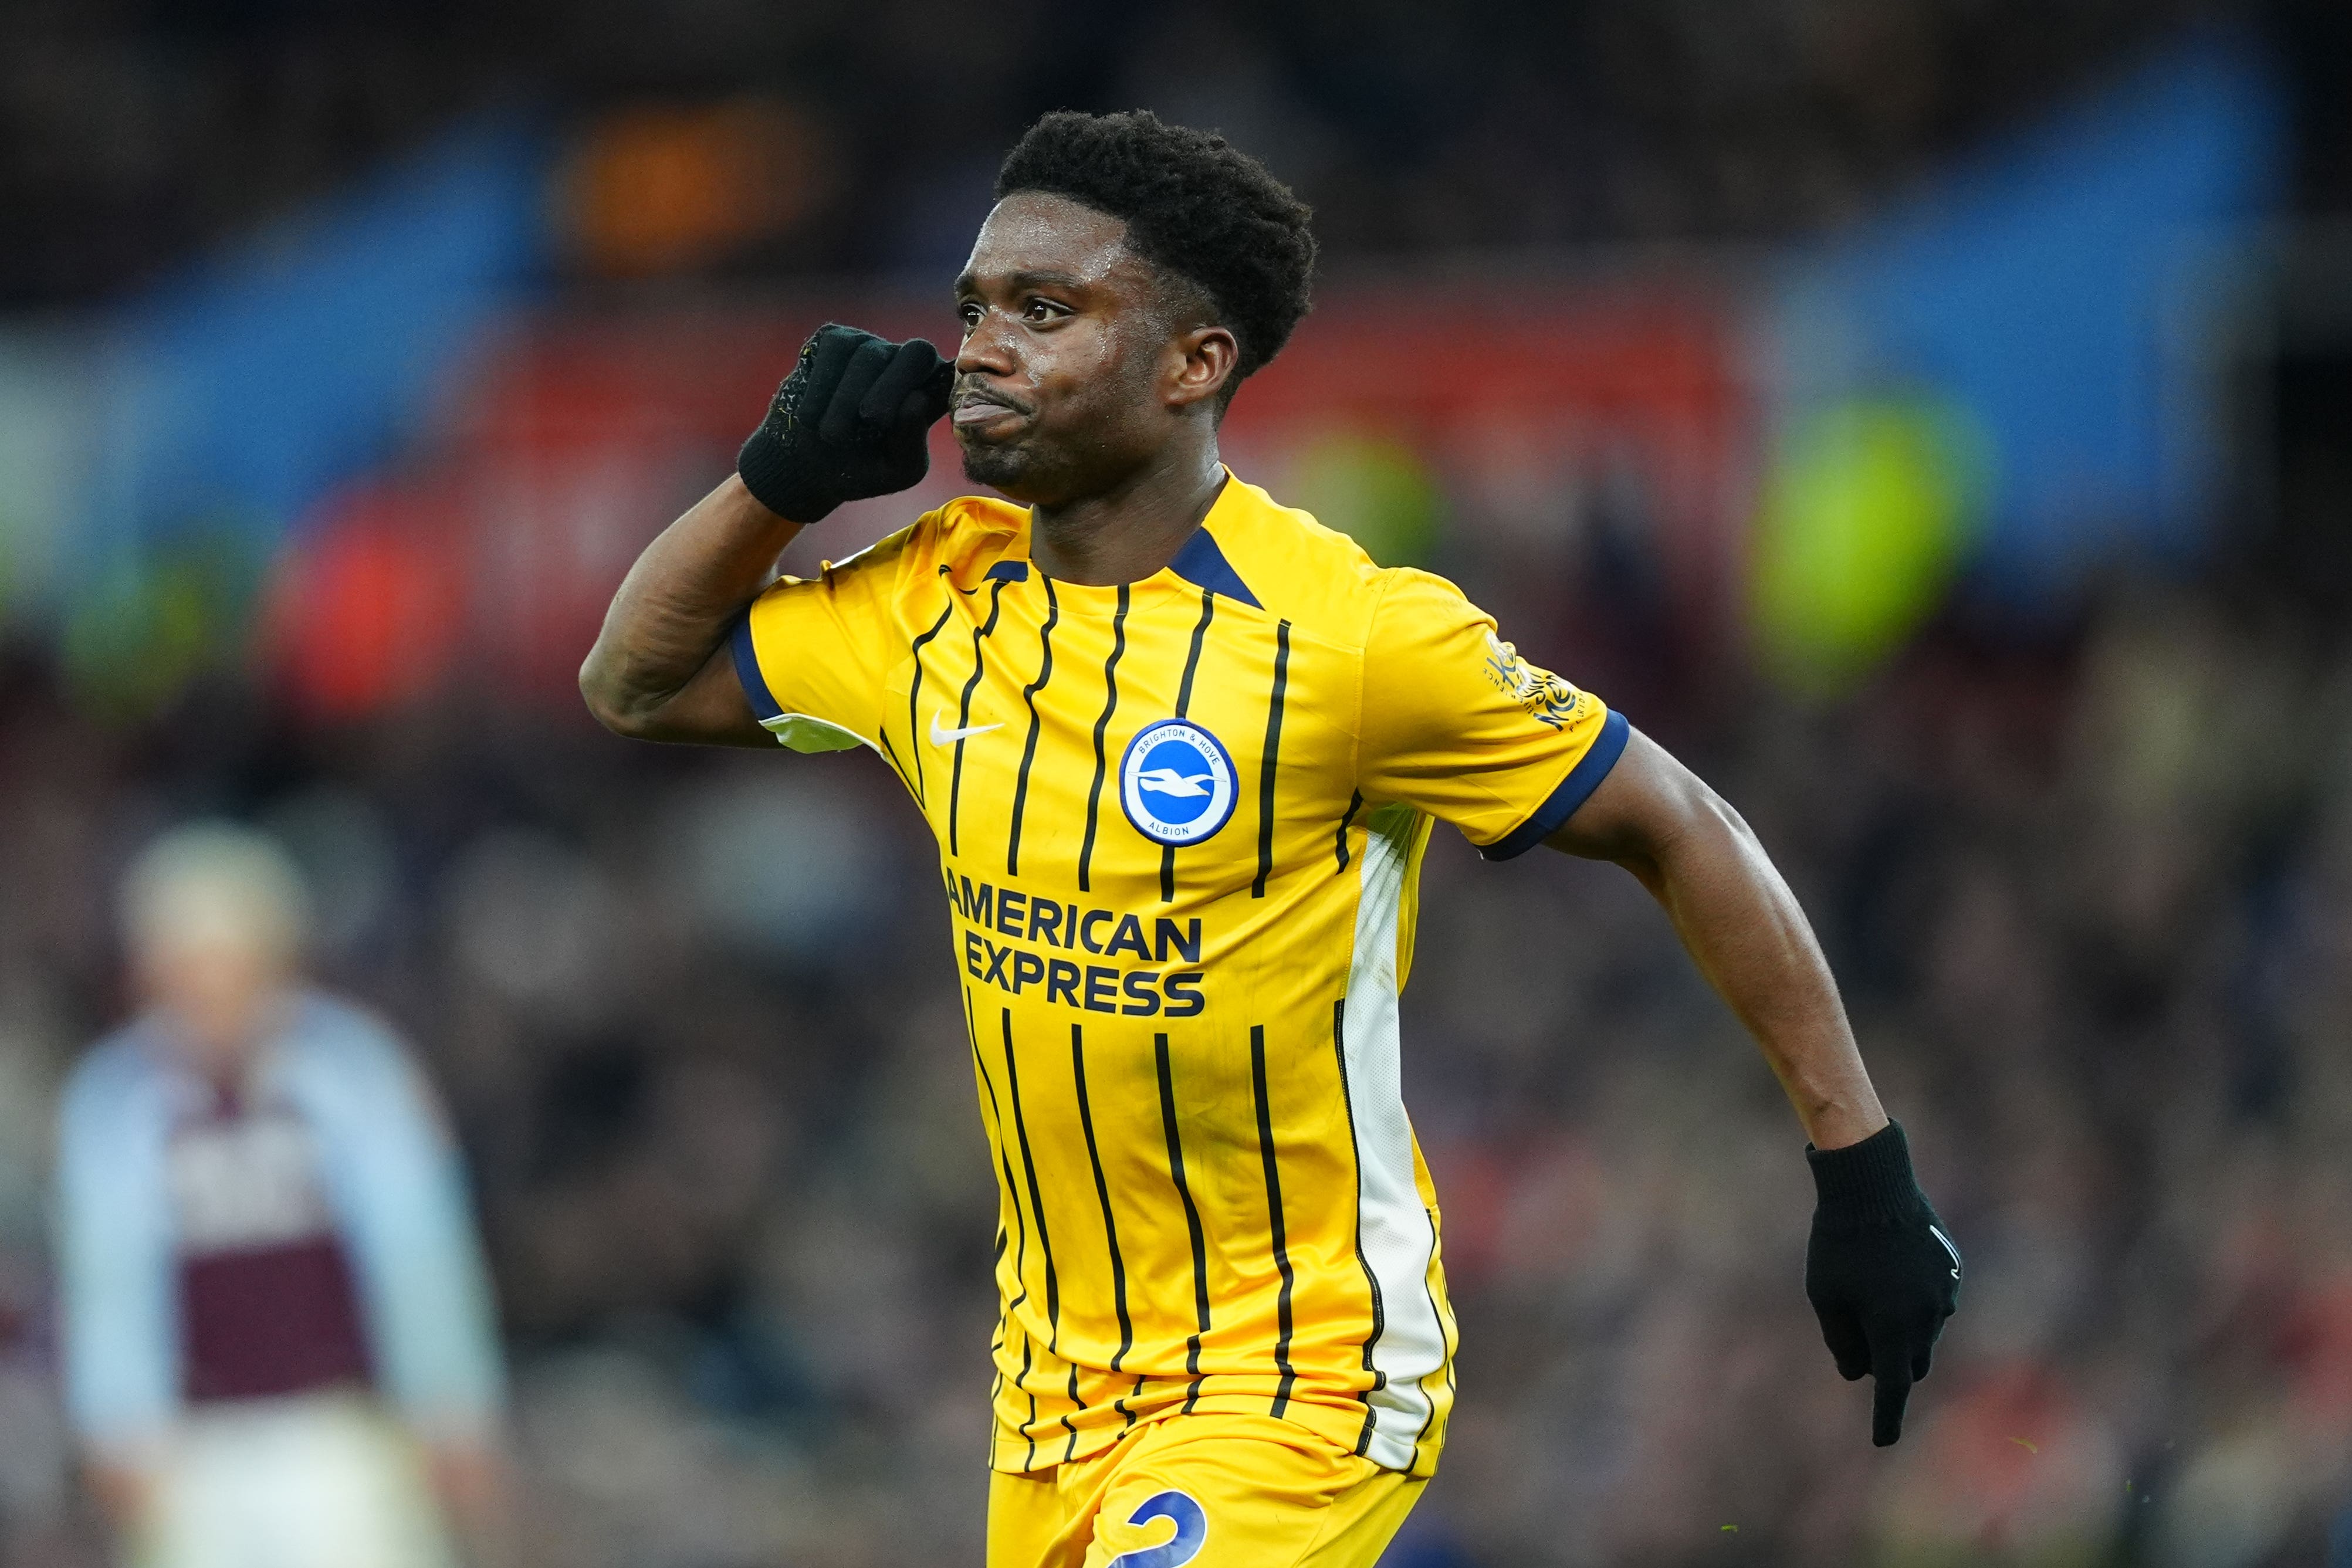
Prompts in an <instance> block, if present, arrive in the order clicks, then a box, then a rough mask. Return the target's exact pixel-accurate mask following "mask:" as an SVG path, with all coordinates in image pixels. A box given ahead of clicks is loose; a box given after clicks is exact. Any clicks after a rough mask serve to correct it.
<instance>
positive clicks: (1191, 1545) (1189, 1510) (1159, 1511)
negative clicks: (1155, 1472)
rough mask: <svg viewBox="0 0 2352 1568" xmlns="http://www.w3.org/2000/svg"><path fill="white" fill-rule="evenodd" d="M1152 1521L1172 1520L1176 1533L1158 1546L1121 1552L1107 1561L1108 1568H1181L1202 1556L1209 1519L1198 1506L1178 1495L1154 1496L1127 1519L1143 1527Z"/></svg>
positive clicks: (1161, 1494)
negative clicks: (1174, 1522)
mask: <svg viewBox="0 0 2352 1568" xmlns="http://www.w3.org/2000/svg"><path fill="white" fill-rule="evenodd" d="M1155 1519H1172V1520H1174V1521H1176V1533H1175V1534H1173V1535H1171V1536H1170V1537H1169V1538H1168V1539H1167V1540H1165V1541H1163V1542H1160V1544H1159V1545H1157V1546H1140V1547H1138V1548H1137V1549H1136V1550H1134V1551H1133V1552H1120V1553H1119V1554H1118V1556H1116V1557H1114V1558H1112V1559H1111V1560H1110V1568H1183V1565H1184V1564H1185V1563H1190V1562H1191V1561H1192V1559H1193V1558H1195V1557H1198V1556H1199V1555H1200V1554H1201V1547H1202V1543H1203V1542H1206V1541H1207V1540H1208V1539H1209V1516H1208V1515H1207V1514H1205V1513H1203V1512H1202V1511H1201V1505H1200V1504H1199V1503H1197V1502H1194V1501H1193V1500H1192V1498H1190V1497H1189V1496H1187V1495H1186V1494H1184V1493H1183V1492H1181V1491H1163V1492H1155V1493H1154V1494H1153V1495H1151V1496H1150V1497H1148V1498H1145V1499H1144V1500H1143V1501H1142V1503H1141V1504H1140V1505H1139V1507H1138V1508H1137V1509H1136V1511H1134V1512H1133V1513H1130V1514H1129V1515H1128V1516H1127V1522H1128V1523H1129V1524H1143V1523H1147V1522H1149V1521H1151V1520H1155Z"/></svg>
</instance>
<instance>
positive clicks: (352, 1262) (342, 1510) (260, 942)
mask: <svg viewBox="0 0 2352 1568" xmlns="http://www.w3.org/2000/svg"><path fill="white" fill-rule="evenodd" d="M123 913H124V921H123V924H124V928H125V933H126V936H127V938H128V943H129V947H130V951H131V960H132V964H133V966H134V967H135V970H136V974H137V978H138V984H139V986H140V988H141V989H142V993H143V995H144V998H145V1000H146V1003H147V1010H146V1011H145V1012H144V1013H143V1014H142V1016H141V1017H140V1018H139V1019H137V1020H136V1021H134V1022H133V1023H132V1024H131V1025H130V1026H129V1027H128V1028H127V1029H125V1030H121V1032H119V1033H117V1034H115V1035H114V1036H112V1037H110V1038H109V1039H108V1040H105V1041H103V1042H101V1043H100V1045H99V1046H98V1047H97V1048H96V1049H94V1050H93V1051H91V1052H90V1053H89V1056H88V1057H86V1058H85V1059H84V1060H83V1061H82V1062H81V1063H80V1065H79V1067H78V1068H77V1069H76V1070H75V1071H74V1072H73V1074H72V1075H71V1078H70V1079H69V1081H68V1085H67V1088H66V1091H65V1094H64V1099H63V1109H62V1113H61V1116H60V1125H59V1139H58V1141H59V1176H58V1190H59V1230H60V1235H59V1255H60V1265H61V1268H60V1271H61V1275H62V1281H63V1297H64V1313H63V1330H64V1342H65V1364H66V1373H67V1395H68V1406H69V1410H70V1415H71V1418H72V1422H73V1425H74V1427H75V1430H76V1432H77V1434H78V1435H79V1438H80V1440H81V1443H82V1446H83V1449H84V1452H85V1455H86V1457H87V1460H88V1465H89V1475H90V1478H91V1481H92V1485H93V1488H94V1490H96V1492H97V1494H98V1496H99V1498H100V1501H101V1503H102V1504H103V1505H104V1507H105V1509H106V1511H107V1512H108V1514H109V1516H110V1520H111V1521H112V1523H113V1525H114V1527H115V1530H116V1531H117V1535H118V1542H119V1545H120V1547H121V1554H122V1556H123V1557H124V1559H125V1560H127V1561H130V1562H132V1563H142V1564H152V1565H154V1568H259V1565H265V1564H266V1565H269V1568H328V1565H330V1564H331V1565H333V1568H437V1565H439V1564H445V1563H451V1562H453V1561H454V1560H455V1554H454V1552H453V1549H452V1544H451V1542H450V1540H449V1538H448V1531H446V1528H445V1525H444V1521H443V1519H444V1516H443V1511H442V1509H441V1507H439V1506H436V1493H437V1494H438V1497H439V1500H440V1501H441V1502H442V1503H446V1504H447V1505H449V1512H450V1513H451V1514H452V1515H454V1516H456V1517H457V1519H459V1520H461V1521H465V1522H466V1523H467V1524H468V1525H469V1526H471V1527H473V1531H474V1533H475V1534H477V1535H478V1536H483V1537H487V1536H488V1534H489V1527H490V1526H491V1525H492V1524H493V1519H492V1513H493V1510H494V1509H495V1506H496V1493H497V1490H498V1481H497V1474H496V1469H497V1460H496V1457H495V1455H496V1442H497V1429H498V1422H499V1402H500V1391H499V1384H500V1373H499V1352H498V1348H497V1343H496V1340H495V1337H494V1333H493V1324H492V1322H491V1307H490V1300H489V1292H488V1281H487V1278H486V1275H485V1271H484V1270H483V1267H482V1261H481V1257H480V1253H479V1249H478V1243H477V1241H476V1239H475V1236H474V1232H473V1226H472V1222H471V1219H470V1218H469V1217H468V1214H467V1196H466V1190H465V1184H464V1181H463V1178H462V1176H461V1175H460V1172H459V1170H458V1166H457V1160H456V1158H455V1151H454V1149H453V1148H452V1146H451V1145H450V1142H449V1140H448V1138H447V1136H446V1133H445V1132H444V1130H443V1126H442V1122H441V1116H440V1112H439V1109H438V1107H437V1106H436V1103H434V1099H433V1096H432V1093H431V1092H430V1091H429V1090H428V1089H427V1088H426V1086H425V1083H424V1082H423V1080H422V1079H421V1077H420V1076H419V1075H418V1073H417V1072H416V1071H415V1068H414V1067H413V1066H412V1065H411V1063H410V1062H409V1061H408V1060H407V1057H406V1053H405V1052H404V1050H403V1049H402V1047H401V1046H400V1044H399V1042H398V1041H397V1040H394V1038H393V1037H392V1035H391V1034H390V1033H389V1032H388V1031H387V1030H385V1029H384V1028H383V1026H382V1025H381V1024H379V1023H377V1022H375V1021H374V1020H373V1019H370V1018H369V1017H367V1016H366V1015H364V1014H362V1013H360V1012H358V1011H356V1010H354V1009H352V1008H350V1007H348V1006H346V1005H345V1004H343V1003H341V1002H339V1001H336V1000H334V999H332V998H329V997H326V996H324V995H321V994H319V993H317V992H313V991H310V990H306V989H304V988H302V987H301V984H300V982H299V977H298V973H297V967H298V962H299V955H300V949H301V946H302V939H303V934H304V931H305V929H306V927H307V925H308V915H307V910H306V908H305V899H304V895H303V892H302V887H301V884H300V882H299V878H298V876H297V873H296V872H295V870H294V868H293V865H292V862H290V861H289V859H288V857H287V856H286V854H285V852H283V851H282V850H280V849H278V847H277V845H276V844H275V842H274V841H271V840H269V839H268V838H266V837H263V836H261V835H259V834H257V833H254V832H251V831H246V830H241V829H237V828H233V827H227V826H216V825H206V826H196V827H189V828H183V829H180V830H178V831H174V832H172V833H170V834H167V835H166V836H164V837H163V838H162V839H161V840H159V841H157V842H156V843H155V844H153V845H152V847H151V848H149V849H148V850H147V851H146V852H145V853H144V854H143V855H142V857H141V858H140V859H139V860H138V862H136V863H135V864H134V866H133V867H132V869H131V874H130V876H129V878H128V880H127V882H126V883H125V896H124V912H123ZM493 1550H495V1548H494V1547H493Z"/></svg>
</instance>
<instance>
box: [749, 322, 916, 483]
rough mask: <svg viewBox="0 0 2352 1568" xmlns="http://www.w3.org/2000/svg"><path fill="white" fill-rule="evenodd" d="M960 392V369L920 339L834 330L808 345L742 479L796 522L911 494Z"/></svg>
mask: <svg viewBox="0 0 2352 1568" xmlns="http://www.w3.org/2000/svg"><path fill="white" fill-rule="evenodd" d="M954 385H955V366H954V365H952V364H950V363H949V362H948V361H945V360H942V359H940V353H939V350H937V349H934V348H932V347H931V346H930V344H929V343H927V342H925V341H924V340H922V339H920V338H916V339H913V340H909V341H908V342H904V343H893V342H890V341H888V340H886V339H882V338H877V337H876V336H875V335H874V334H873V333H871V332H861V331H859V330H858V329H856V328H855V327H844V326H841V325H839V324H837V323H835V322H831V321H828V322H826V323H825V324H824V326H822V327H819V328H818V329H816V330H815V331H814V332H812V333H810V334H809V340H808V341H807V342H805V343H803V344H802V345H801V357H800V361H799V363H797V364H795V365H793V373H792V374H791V375H788V376H786V377H785V378H784V381H783V384H782V386H779V387H778V388H777V389H776V396H775V400H774V401H773V402H771V403H770V404H769V405H768V417H767V418H765V419H763V420H761V422H760V428H759V429H757V430H755V431H753V432H752V433H751V439H750V440H748V441H746V442H744V443H743V449H742V451H741V452H740V453H738V454H737V455H736V458H735V471H736V472H737V473H739V474H740V475H741V476H743V486H744V487H745V488H746V489H748V490H750V491H751V495H752V497H753V498H754V499H756V500H757V501H758V502H759V503H760V504H761V506H763V507H767V508H768V510H770V511H772V512H773V513H775V514H776V515H777V516H779V517H789V518H791V519H792V520H793V522H796V523H814V522H815V521H816V520H817V519H818V518H820V517H824V515H825V514H826V513H828V512H830V511H832V510H833V509H834V508H835V507H838V506H839V505H841V503H842V502H844V501H857V500H863V499H864V498H866V497H868V496H887V495H889V494H891V493H892V492H893V491H897V490H903V489H905V488H907V487H908V486H909V485H913V484H916V483H918V482H919V481H920V480H921V479H922V477H923V476H924V475H925V474H926V473H928V472H929V469H930V465H931V458H930V449H929V442H928V440H927V437H926V433H927V432H928V431H929V429H930V427H931V425H932V423H933V422H935V421H936V420H938V418H939V417H940V415H941V414H943V413H947V411H948V393H949V392H950V390H951V389H952V388H953V387H954Z"/></svg>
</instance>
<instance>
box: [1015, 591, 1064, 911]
mask: <svg viewBox="0 0 2352 1568" xmlns="http://www.w3.org/2000/svg"><path fill="white" fill-rule="evenodd" d="M1041 580H1043V581H1044V583H1045V625H1044V626H1042V627H1040V628H1039V629H1038V632H1037V678H1036V679H1035V680H1034V681H1032V682H1030V683H1029V684H1028V685H1025V686H1024V687H1022V688H1021V700H1022V701H1023V702H1024V703H1027V704H1028V705H1029V739H1028V741H1027V742H1026V743H1025V744H1024V745H1023V747H1021V773H1020V777H1019V778H1017V779H1014V780H1013V831H1012V832H1010V833H1009V834H1007V835H1006V836H1005V840H1004V874H1005V875H1007V876H1019V875H1020V874H1021V818H1022V816H1023V814H1024V812H1025V811H1027V810H1028V808H1029V765H1030V764H1031V763H1033V762H1034V761H1036V760H1037V732H1038V731H1039V730H1040V729H1041V728H1043V727H1044V726H1043V724H1042V722H1041V721H1040V720H1039V719H1038V717H1037V694H1038V693H1039V692H1041V691H1044V690H1045V683H1046V682H1047V681H1050V680H1052V679H1053V678H1054V623H1055V622H1057V621H1059V620H1060V619H1061V618H1062V601H1060V600H1058V599H1056V598H1055V596H1054V580H1053V579H1052V578H1050V577H1044V578H1041Z"/></svg>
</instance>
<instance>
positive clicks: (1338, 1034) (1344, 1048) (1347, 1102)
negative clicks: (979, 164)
mask: <svg viewBox="0 0 2352 1568" xmlns="http://www.w3.org/2000/svg"><path fill="white" fill-rule="evenodd" d="M1331 1049H1332V1051H1333V1053H1334V1054H1335V1055H1337V1056H1338V1058H1339V1103H1340V1104H1341V1105H1342V1106H1344V1107H1346V1109H1347V1113H1348V1154H1349V1158H1351V1159H1355V1158H1356V1092H1355V1090H1354V1089H1353V1088H1352V1087H1351V1086H1350V1085H1349V1082H1348V998H1345V997H1341V998H1339V1000H1338V1001H1336V1002H1333V1003H1332V1004H1331ZM1356 1263H1357V1266H1358V1267H1360V1268H1361V1269H1362V1270H1363V1271H1364V1289H1365V1290H1367V1291H1370V1292H1371V1301H1372V1332H1371V1333H1369V1334H1367V1335H1365V1336H1364V1370H1365V1371H1367V1372H1370V1374H1371V1375H1372V1386H1371V1388H1369V1389H1366V1390H1365V1391H1364V1429H1363V1431H1362V1432H1361V1433H1360V1434H1358V1435H1357V1437H1356V1452H1357V1453H1358V1454H1363V1453H1367V1452H1369V1451H1370V1448H1371V1446H1372V1415H1373V1411H1372V1394H1373V1392H1374V1391H1375V1390H1378V1389H1381V1388H1384V1387H1386V1386H1387V1385H1388V1378H1387V1376H1386V1375H1384V1374H1382V1373H1381V1372H1380V1371H1379V1370H1378V1369H1377V1368H1375V1367H1374V1366H1373V1365H1372V1347H1373V1346H1374V1345H1376V1344H1378V1343H1380V1342H1381V1330H1382V1329H1384V1328H1386V1327H1387V1326H1388V1314H1387V1312H1384V1311H1383V1310H1382V1308H1381V1281H1380V1277H1379V1276H1378V1275H1376V1274H1374V1273H1373V1272H1372V1260H1370V1258H1367V1257H1366V1256H1364V1166H1363V1163H1362V1161H1361V1160H1360V1159H1359V1160H1357V1163H1356Z"/></svg>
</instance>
